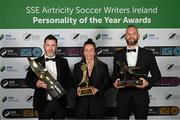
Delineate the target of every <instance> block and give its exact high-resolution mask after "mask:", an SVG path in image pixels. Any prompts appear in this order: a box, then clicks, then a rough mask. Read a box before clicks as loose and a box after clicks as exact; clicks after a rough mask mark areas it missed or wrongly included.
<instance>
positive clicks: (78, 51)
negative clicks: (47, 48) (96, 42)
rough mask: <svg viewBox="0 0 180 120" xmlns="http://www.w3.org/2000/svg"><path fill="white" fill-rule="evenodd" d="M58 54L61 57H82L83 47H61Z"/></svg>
mask: <svg viewBox="0 0 180 120" xmlns="http://www.w3.org/2000/svg"><path fill="white" fill-rule="evenodd" d="M56 54H58V55H60V56H61V57H81V56H82V47H59V48H58V49H57V51H56Z"/></svg>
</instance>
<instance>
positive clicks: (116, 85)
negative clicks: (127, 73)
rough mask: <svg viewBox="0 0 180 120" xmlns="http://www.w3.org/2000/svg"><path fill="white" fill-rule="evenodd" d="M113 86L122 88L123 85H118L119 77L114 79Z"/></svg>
mask: <svg viewBox="0 0 180 120" xmlns="http://www.w3.org/2000/svg"><path fill="white" fill-rule="evenodd" d="M113 86H114V87H115V88H116V89H119V88H124V86H122V85H120V79H116V81H115V82H114V83H113Z"/></svg>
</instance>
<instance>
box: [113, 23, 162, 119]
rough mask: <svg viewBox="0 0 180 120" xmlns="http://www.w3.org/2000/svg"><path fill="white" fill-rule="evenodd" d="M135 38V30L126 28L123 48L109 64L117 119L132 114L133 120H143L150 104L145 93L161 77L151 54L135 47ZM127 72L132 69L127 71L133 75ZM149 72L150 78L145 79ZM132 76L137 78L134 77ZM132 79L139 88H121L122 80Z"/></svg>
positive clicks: (128, 116) (127, 117) (133, 86)
mask: <svg viewBox="0 0 180 120" xmlns="http://www.w3.org/2000/svg"><path fill="white" fill-rule="evenodd" d="M139 38H140V35H139V33H138V29H137V27H136V26H134V25H129V26H128V27H127V29H126V33H125V39H126V43H127V47H126V48H124V49H122V50H120V51H116V52H115V56H114V61H113V64H114V68H113V86H114V87H115V88H116V89H117V90H118V92H117V96H116V102H117V118H118V119H126V120H127V119H129V118H130V116H131V114H134V117H135V119H143V120H146V119H147V116H148V108H149V102H150V100H149V93H148V90H149V89H151V87H152V86H153V85H154V84H155V83H157V82H158V81H159V79H160V77H161V73H160V71H159V68H158V65H157V63H156V59H155V57H154V55H153V54H152V52H151V51H149V50H146V49H144V48H141V47H140V46H138V40H139ZM124 66H126V67H124ZM129 68H134V70H133V69H131V70H133V73H134V74H132V71H128V70H130V69H129ZM123 70H125V71H123ZM121 72H124V73H125V74H122V73H121ZM128 72H129V73H128ZM149 72H150V74H151V76H149V77H147V76H148V74H149ZM127 73H128V74H127ZM135 74H136V75H139V76H138V77H137V76H135ZM140 75H142V76H140ZM134 78H136V79H137V80H140V81H141V82H142V84H134V85H124V84H122V80H126V81H127V80H133V79H134Z"/></svg>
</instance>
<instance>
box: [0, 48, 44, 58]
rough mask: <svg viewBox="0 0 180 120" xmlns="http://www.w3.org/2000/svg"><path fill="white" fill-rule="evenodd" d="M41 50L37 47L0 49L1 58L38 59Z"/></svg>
mask: <svg viewBox="0 0 180 120" xmlns="http://www.w3.org/2000/svg"><path fill="white" fill-rule="evenodd" d="M41 55H42V49H41V48H39V47H4V48H1V49H0V56H2V57H39V56H41Z"/></svg>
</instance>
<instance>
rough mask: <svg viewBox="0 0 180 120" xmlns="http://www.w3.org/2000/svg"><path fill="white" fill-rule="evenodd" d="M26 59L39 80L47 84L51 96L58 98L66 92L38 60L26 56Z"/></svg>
mask: <svg viewBox="0 0 180 120" xmlns="http://www.w3.org/2000/svg"><path fill="white" fill-rule="evenodd" d="M28 61H29V64H30V67H31V68H32V70H33V71H34V73H35V74H36V75H37V76H38V77H39V79H40V80H42V81H44V82H45V83H46V84H47V91H48V93H49V95H50V96H51V97H52V98H60V97H61V96H62V95H64V94H65V93H66V90H64V88H63V87H62V86H61V84H60V83H59V82H58V81H57V80H55V79H54V78H53V76H52V75H51V74H50V73H49V72H48V71H47V70H46V69H45V68H44V67H43V66H42V65H41V64H40V63H39V62H36V61H35V60H32V59H30V58H28Z"/></svg>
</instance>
